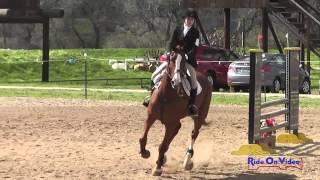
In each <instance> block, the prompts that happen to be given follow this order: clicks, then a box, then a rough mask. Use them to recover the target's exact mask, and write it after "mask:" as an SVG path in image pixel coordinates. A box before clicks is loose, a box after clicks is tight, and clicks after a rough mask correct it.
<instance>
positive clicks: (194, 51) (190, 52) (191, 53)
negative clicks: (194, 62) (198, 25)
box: [186, 30, 199, 57]
mask: <svg viewBox="0 0 320 180" xmlns="http://www.w3.org/2000/svg"><path fill="white" fill-rule="evenodd" d="M195 32H196V33H195V37H196V38H195V41H194V42H193V43H194V44H193V45H192V48H191V49H190V51H189V52H187V53H186V55H187V57H189V56H192V55H195V53H196V48H197V47H198V46H199V31H198V30H196V31H195Z"/></svg>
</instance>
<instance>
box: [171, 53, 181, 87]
mask: <svg viewBox="0 0 320 180" xmlns="http://www.w3.org/2000/svg"><path fill="white" fill-rule="evenodd" d="M181 60H182V56H181V55H180V54H178V55H177V59H176V63H175V64H176V68H175V70H174V75H173V78H172V80H171V86H172V88H174V89H175V88H177V87H178V86H179V84H180V83H181V75H180V64H181Z"/></svg>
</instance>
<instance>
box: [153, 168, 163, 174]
mask: <svg viewBox="0 0 320 180" xmlns="http://www.w3.org/2000/svg"><path fill="white" fill-rule="evenodd" d="M161 174H162V169H157V167H155V168H154V169H153V170H152V175H153V176H161Z"/></svg>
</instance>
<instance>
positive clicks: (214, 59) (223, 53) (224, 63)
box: [160, 45, 239, 90]
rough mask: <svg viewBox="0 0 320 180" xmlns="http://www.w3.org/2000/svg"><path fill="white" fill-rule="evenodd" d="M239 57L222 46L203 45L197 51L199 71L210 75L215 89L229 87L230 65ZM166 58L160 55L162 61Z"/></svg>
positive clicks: (209, 78) (209, 77)
mask: <svg viewBox="0 0 320 180" xmlns="http://www.w3.org/2000/svg"><path fill="white" fill-rule="evenodd" d="M238 59H239V58H238V56H237V55H236V54H235V53H233V52H232V51H230V50H227V49H223V48H220V47H210V46H206V45H201V46H199V47H198V48H197V51H196V61H197V64H198V67H197V71H198V72H201V73H203V74H205V75H206V76H207V77H208V80H209V81H210V82H212V84H213V88H214V89H215V90H218V89H219V88H228V83H227V72H228V68H229V65H230V63H231V62H233V61H236V60H238ZM164 60H166V56H165V55H163V56H161V57H160V61H164Z"/></svg>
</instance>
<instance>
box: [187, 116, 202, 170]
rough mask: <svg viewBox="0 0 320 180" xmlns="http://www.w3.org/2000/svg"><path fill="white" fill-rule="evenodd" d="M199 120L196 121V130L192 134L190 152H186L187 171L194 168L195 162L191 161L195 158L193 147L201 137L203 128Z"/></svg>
mask: <svg viewBox="0 0 320 180" xmlns="http://www.w3.org/2000/svg"><path fill="white" fill-rule="evenodd" d="M197 120H198V119H195V120H194V129H193V131H192V133H191V142H190V145H189V147H188V150H187V152H186V156H185V159H184V161H183V167H184V169H185V170H191V169H192V168H193V162H192V160H191V158H192V157H193V154H194V151H193V145H194V143H195V141H196V139H197V137H198V135H199V130H200V127H201V124H200V122H199V121H197Z"/></svg>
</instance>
